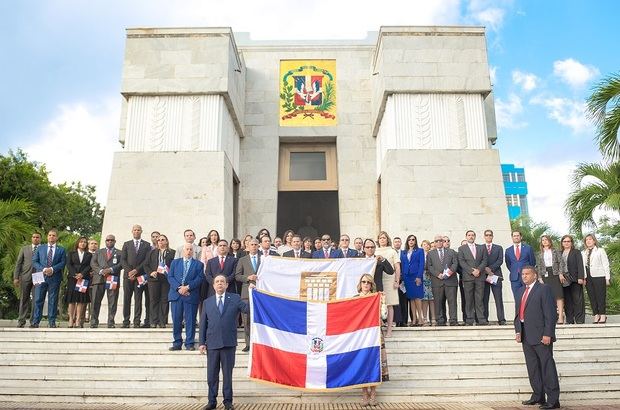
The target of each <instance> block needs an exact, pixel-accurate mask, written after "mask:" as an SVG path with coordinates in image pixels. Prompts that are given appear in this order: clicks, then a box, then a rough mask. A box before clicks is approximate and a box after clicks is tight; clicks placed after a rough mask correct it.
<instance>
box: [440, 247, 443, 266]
mask: <svg viewBox="0 0 620 410" xmlns="http://www.w3.org/2000/svg"><path fill="white" fill-rule="evenodd" d="M439 261H440V262H441V263H443V249H440V250H439Z"/></svg>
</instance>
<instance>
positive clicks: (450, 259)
mask: <svg viewBox="0 0 620 410" xmlns="http://www.w3.org/2000/svg"><path fill="white" fill-rule="evenodd" d="M444 246H445V244H444V237H443V236H442V235H435V249H433V250H431V251H430V252H429V253H428V255H427V256H426V264H427V270H428V272H429V274H430V276H431V285H432V288H433V298H434V299H435V308H436V309H437V325H438V326H445V325H446V321H447V315H446V301H447V302H448V312H449V314H450V326H456V325H458V320H457V316H456V288H457V287H458V281H457V279H456V268H457V266H458V263H459V262H458V257H457V254H456V252H454V251H453V250H451V249H449V248H448V249H445V248H444Z"/></svg>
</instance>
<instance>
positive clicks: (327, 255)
mask: <svg viewBox="0 0 620 410" xmlns="http://www.w3.org/2000/svg"><path fill="white" fill-rule="evenodd" d="M328 258H329V253H328V252H327V250H326V251H325V259H328Z"/></svg>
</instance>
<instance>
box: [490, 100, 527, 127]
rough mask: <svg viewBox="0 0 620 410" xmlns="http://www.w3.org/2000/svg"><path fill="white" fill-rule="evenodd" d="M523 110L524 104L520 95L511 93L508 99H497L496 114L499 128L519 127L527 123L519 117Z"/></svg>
mask: <svg viewBox="0 0 620 410" xmlns="http://www.w3.org/2000/svg"><path fill="white" fill-rule="evenodd" d="M522 112H523V104H522V103H521V98H519V96H518V95H515V94H510V95H509V96H508V101H504V100H502V99H501V98H497V99H496V100H495V116H496V118H497V126H498V127H499V128H509V129H519V128H523V127H525V126H526V125H527V123H526V122H523V121H519V120H518V119H517V117H518V116H519V114H521V113H522Z"/></svg>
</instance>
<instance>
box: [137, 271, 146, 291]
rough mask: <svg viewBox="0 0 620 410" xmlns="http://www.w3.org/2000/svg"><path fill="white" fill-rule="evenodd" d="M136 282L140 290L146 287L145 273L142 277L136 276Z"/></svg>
mask: <svg viewBox="0 0 620 410" xmlns="http://www.w3.org/2000/svg"><path fill="white" fill-rule="evenodd" d="M136 280H137V281H138V287H139V288H140V287H142V286H144V285H146V282H147V281H148V276H147V275H146V273H145V274H144V275H141V276H138V277H137V278H136Z"/></svg>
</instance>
